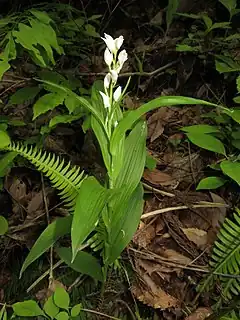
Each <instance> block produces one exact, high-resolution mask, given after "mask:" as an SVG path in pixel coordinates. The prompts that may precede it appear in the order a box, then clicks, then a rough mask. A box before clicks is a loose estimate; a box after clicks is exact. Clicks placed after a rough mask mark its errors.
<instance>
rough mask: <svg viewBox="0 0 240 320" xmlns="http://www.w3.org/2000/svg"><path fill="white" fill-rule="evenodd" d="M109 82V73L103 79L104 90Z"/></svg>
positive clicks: (110, 78)
mask: <svg viewBox="0 0 240 320" xmlns="http://www.w3.org/2000/svg"><path fill="white" fill-rule="evenodd" d="M111 80H112V77H111V74H110V73H108V74H106V76H105V77H104V88H105V89H108V88H109V86H110V83H111Z"/></svg>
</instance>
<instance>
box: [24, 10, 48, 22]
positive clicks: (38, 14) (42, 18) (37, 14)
mask: <svg viewBox="0 0 240 320" xmlns="http://www.w3.org/2000/svg"><path fill="white" fill-rule="evenodd" d="M29 11H30V12H31V13H32V14H33V15H34V16H35V17H36V18H37V19H38V20H39V21H41V22H43V23H45V24H49V22H51V21H52V19H51V18H50V17H49V15H48V14H47V13H46V12H45V11H38V10H35V9H31V10H29Z"/></svg>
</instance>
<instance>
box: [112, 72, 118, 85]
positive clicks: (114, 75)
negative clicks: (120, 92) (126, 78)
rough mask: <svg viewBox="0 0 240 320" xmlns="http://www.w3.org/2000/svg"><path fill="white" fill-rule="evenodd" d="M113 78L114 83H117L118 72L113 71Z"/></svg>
mask: <svg viewBox="0 0 240 320" xmlns="http://www.w3.org/2000/svg"><path fill="white" fill-rule="evenodd" d="M111 76H112V81H113V83H116V82H117V79H118V72H117V71H116V70H111Z"/></svg>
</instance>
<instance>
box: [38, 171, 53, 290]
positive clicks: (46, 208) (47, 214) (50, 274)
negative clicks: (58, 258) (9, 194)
mask: <svg viewBox="0 0 240 320" xmlns="http://www.w3.org/2000/svg"><path fill="white" fill-rule="evenodd" d="M41 182H42V194H43V202H44V207H45V211H46V217H47V224H48V225H49V224H50V217H49V210H48V203H47V197H46V192H45V186H44V179H43V174H42V173H41ZM52 280H53V246H51V247H50V271H49V286H50V284H51V282H52Z"/></svg>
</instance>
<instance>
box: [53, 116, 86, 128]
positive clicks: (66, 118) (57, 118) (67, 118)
mask: <svg viewBox="0 0 240 320" xmlns="http://www.w3.org/2000/svg"><path fill="white" fill-rule="evenodd" d="M82 116H83V113H82V114H78V115H76V116H73V115H70V114H61V115H59V116H55V117H53V118H52V119H51V120H50V122H49V127H50V128H52V127H55V126H56V125H57V124H59V123H71V122H73V121H76V120H78V119H80V118H81V117H82Z"/></svg>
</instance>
